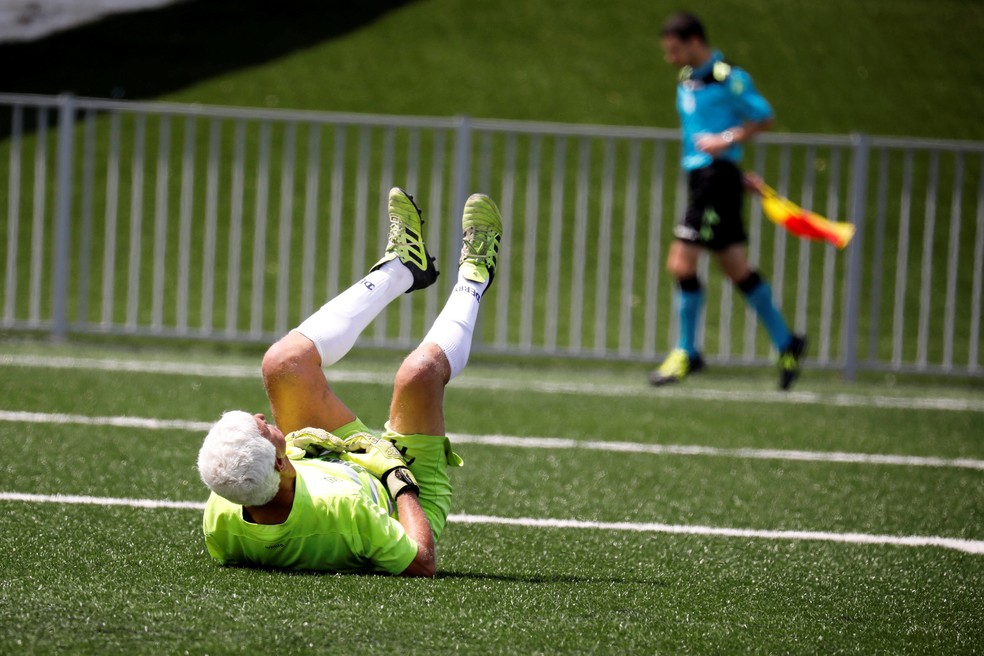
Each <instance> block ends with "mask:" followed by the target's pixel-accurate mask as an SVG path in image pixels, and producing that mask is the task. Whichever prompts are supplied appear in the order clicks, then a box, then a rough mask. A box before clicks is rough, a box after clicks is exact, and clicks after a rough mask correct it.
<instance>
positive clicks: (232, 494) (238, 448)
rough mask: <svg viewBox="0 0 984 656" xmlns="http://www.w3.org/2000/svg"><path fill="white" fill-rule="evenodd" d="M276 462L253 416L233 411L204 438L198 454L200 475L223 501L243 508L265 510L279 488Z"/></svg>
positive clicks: (270, 445)
mask: <svg viewBox="0 0 984 656" xmlns="http://www.w3.org/2000/svg"><path fill="white" fill-rule="evenodd" d="M276 459H277V450H276V448H275V447H274V446H273V444H272V443H271V442H270V441H269V440H267V439H266V438H265V437H263V435H262V434H260V429H259V427H258V426H257V425H256V419H255V418H254V417H253V415H251V414H249V413H248V412H243V411H242V410H232V411H230V412H226V413H224V414H223V415H222V418H221V419H219V420H218V421H217V422H215V424H214V425H213V426H212V428H211V430H209V432H208V435H206V436H205V441H204V442H203V443H202V448H201V450H200V451H199V452H198V473H199V475H200V476H201V477H202V482H203V483H205V485H206V486H208V489H210V490H212V491H213V492H215V493H216V494H218V495H219V496H220V497H223V498H225V499H228V500H229V501H231V502H233V503H238V504H239V505H242V506H262V505H264V504H266V503H269V502H270V501H271V500H272V499H273V497H275V496H276V495H277V490H278V489H279V487H280V474H279V473H277V471H276V469H275V468H274V463H275V461H276Z"/></svg>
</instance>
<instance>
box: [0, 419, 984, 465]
mask: <svg viewBox="0 0 984 656" xmlns="http://www.w3.org/2000/svg"><path fill="white" fill-rule="evenodd" d="M0 421H7V422H17V423H29V424H77V425H83V426H116V427H121V428H142V429H149V430H181V431H191V432H199V433H205V432H207V431H208V429H209V428H211V426H212V422H207V421H189V420H183V419H152V418H147V417H90V416H87V415H70V414H59V413H45V412H21V411H11V410H0ZM450 437H451V439H452V441H454V443H456V444H479V445H484V446H497V447H513V448H521V449H568V450H570V449H583V450H587V451H609V452H613V451H614V452H619V453H646V454H650V455H671V456H715V457H723V458H736V459H753V460H798V461H806V462H830V463H858V464H869V465H902V466H907V467H949V468H956V469H976V470H978V471H984V460H974V459H972V458H938V457H927V456H900V455H889V454H878V453H845V452H840V451H797V450H783V449H751V448H740V449H724V448H718V447H712V446H695V445H684V444H645V443H640V442H605V441H602V440H574V439H569V438H562V437H520V436H517V435H468V434H461V433H452V434H451V435H450Z"/></svg>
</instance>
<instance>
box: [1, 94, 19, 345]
mask: <svg viewBox="0 0 984 656" xmlns="http://www.w3.org/2000/svg"><path fill="white" fill-rule="evenodd" d="M23 130H24V108H23V107H21V106H20V105H15V106H14V109H13V112H12V115H11V117H10V159H9V162H10V177H9V178H8V180H7V267H6V277H5V278H4V285H3V288H4V289H3V319H4V323H5V324H7V325H11V324H13V323H14V321H15V320H16V318H17V317H16V314H15V308H16V305H15V303H14V301H15V299H16V297H17V237H18V233H19V232H20V185H21V133H22V132H23Z"/></svg>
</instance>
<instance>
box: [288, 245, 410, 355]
mask: <svg viewBox="0 0 984 656" xmlns="http://www.w3.org/2000/svg"><path fill="white" fill-rule="evenodd" d="M411 285H413V274H412V273H410V269H408V268H407V267H406V266H404V265H403V264H402V263H401V262H400V261H399V260H390V261H389V262H386V263H385V264H383V266H381V267H380V268H378V269H376V270H375V271H370V272H369V273H368V274H367V275H366V277H365V278H363V279H362V280H360V281H359V282H357V283H355V284H354V285H352V286H351V287H349V288H348V289H346V290H345V291H344V292H342V293H341V294H339V295H338V296H336V297H335V298H333V299H331V300H330V301H328V302H327V303H325V304H324V305H322V306H321V309H319V310H318V311H317V312H315V313H314V314H312V315H311V316H310V317H308V318H307V319H305V320H304V321H303V322H302V323H301V325H299V326H298V327H297V328H295V329H294V330H295V331H297V332H299V333H301V334H302V335H304V336H305V337H307V338H308V339H310V340H311V341H312V342H314V345H315V347H316V348H317V349H318V353H319V354H321V366H322V367H328V366H331V365H333V364H335V363H336V362H338V361H339V360H341V359H342V358H343V357H345V354H346V353H348V352H349V351H350V350H351V349H352V346H353V345H354V344H355V340H357V339H358V338H359V335H361V334H362V331H363V330H365V328H366V326H368V325H369V322H371V321H372V320H373V319H375V318H376V316H377V315H379V313H380V312H382V311H383V309H384V308H385V307H386V306H387V305H389V304H390V303H391V302H392V301H393V300H395V299H397V298H399V297H400V295H401V294H403V293H405V292H406V291H407V290H408V289H410V286H411Z"/></svg>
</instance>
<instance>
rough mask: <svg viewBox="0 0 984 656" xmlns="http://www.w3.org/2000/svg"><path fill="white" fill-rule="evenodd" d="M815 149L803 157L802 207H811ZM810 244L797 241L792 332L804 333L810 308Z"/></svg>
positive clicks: (814, 182) (812, 148)
mask: <svg viewBox="0 0 984 656" xmlns="http://www.w3.org/2000/svg"><path fill="white" fill-rule="evenodd" d="M816 157H817V151H816V148H814V147H813V146H810V147H808V148H807V149H806V154H805V155H804V157H803V169H804V172H803V189H802V194H803V196H802V200H801V204H802V205H803V207H812V206H813V196H814V188H815V186H816V178H817V175H816ZM811 253H812V248H811V242H809V241H807V240H806V239H801V240H799V265H798V269H797V272H796V313H795V314H794V317H793V330H794V332H806V330H807V324H808V319H807V316H808V315H807V308H808V307H809V306H810V255H811Z"/></svg>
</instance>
